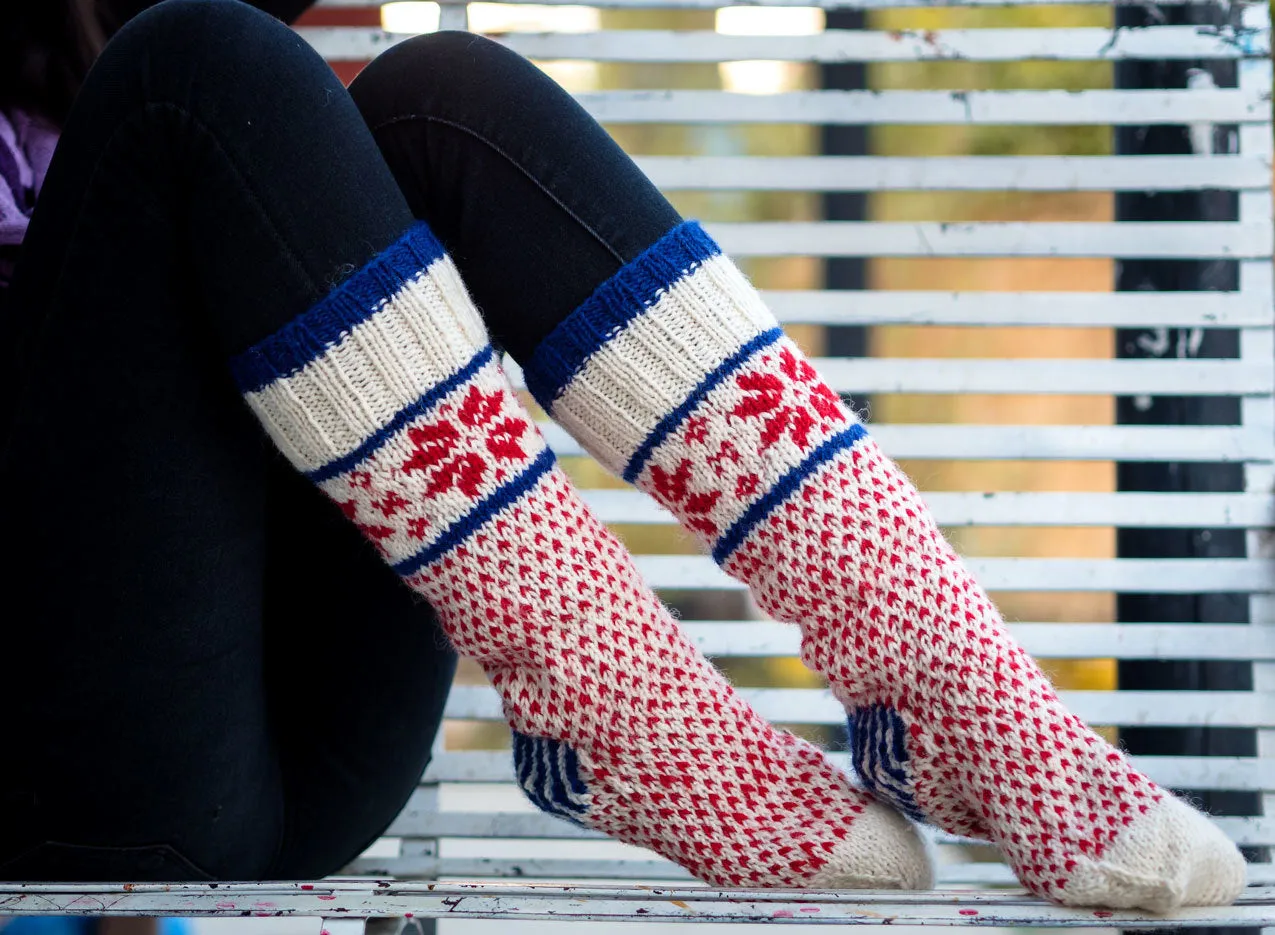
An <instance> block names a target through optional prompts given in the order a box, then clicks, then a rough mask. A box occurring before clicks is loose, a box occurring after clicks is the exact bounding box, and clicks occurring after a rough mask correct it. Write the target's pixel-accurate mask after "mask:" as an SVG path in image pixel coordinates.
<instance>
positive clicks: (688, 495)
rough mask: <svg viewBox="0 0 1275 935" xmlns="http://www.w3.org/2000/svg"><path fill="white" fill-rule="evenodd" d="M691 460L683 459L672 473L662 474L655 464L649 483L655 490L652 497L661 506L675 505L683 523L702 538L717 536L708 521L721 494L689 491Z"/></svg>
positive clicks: (715, 530)
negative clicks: (702, 534) (697, 532)
mask: <svg viewBox="0 0 1275 935" xmlns="http://www.w3.org/2000/svg"><path fill="white" fill-rule="evenodd" d="M690 479H691V460H690V458H683V459H682V460H681V461H679V462H678V465H677V467H676V468H675V469H674V470H673V472H672V473H669V472H668V471H665V470H664V468H662V467H660V466H659V465H658V464H653V465H651V483H652V484H654V486H655V494H656V496H657V497H658V498H659V499H660V501H661V502H663V503H666V504H671V503H676V504H677V505H678V507H679V509H678V513H679V514H680V515H681V516H682V521H683V522H685V523H686V525H687V526H690V527H691V528H692V529H697V530H699V531H700V532H702V533H704V534H705V535H709V536H715V535H717V524H716V523H714V522H713V521H712V520H710V519H709V518H708V516H707V515H706V514H708V513H711V512H712V510H713V507H715V506H716V505H717V501H718V500H720V499H721V496H722V492H721V491H720V490H710V491H707V492H703V493H693V492H692V491H691V489H690Z"/></svg>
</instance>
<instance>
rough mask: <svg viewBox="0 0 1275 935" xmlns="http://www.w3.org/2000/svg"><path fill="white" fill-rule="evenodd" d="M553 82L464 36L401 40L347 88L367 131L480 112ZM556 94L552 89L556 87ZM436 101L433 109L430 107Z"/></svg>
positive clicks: (495, 47)
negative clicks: (414, 117) (412, 117)
mask: <svg viewBox="0 0 1275 935" xmlns="http://www.w3.org/2000/svg"><path fill="white" fill-rule="evenodd" d="M542 82H547V83H548V84H550V85H552V81H551V80H550V79H549V78H548V77H547V76H546V75H545V74H544V72H542V71H541V70H540V69H539V68H537V67H536V66H535V65H533V64H532V63H531V62H530V61H528V60H527V59H525V58H523V57H522V56H521V55H519V54H518V53H516V52H513V51H511V50H509V49H507V48H505V47H504V46H503V45H501V44H500V43H498V42H494V41H492V40H491V39H487V38H484V37H483V36H476V35H474V34H473V33H467V32H451V31H448V32H435V33H427V34H425V35H421V36H413V37H412V38H410V39H405V40H403V41H402V42H400V43H398V44H397V45H395V46H393V47H392V48H390V49H387V50H386V51H385V52H383V53H381V55H380V56H378V57H377V58H376V60H375V61H373V62H372V63H371V64H370V65H368V66H367V68H365V69H364V70H363V71H362V72H360V74H359V76H358V77H357V78H355V79H354V83H353V84H351V85H350V94H351V95H353V97H354V100H355V101H356V102H357V103H358V106H359V109H360V110H361V111H362V112H363V115H364V118H365V119H366V120H367V122H368V123H369V125H372V126H376V125H377V124H379V123H381V122H383V121H385V120H386V119H392V118H394V117H397V116H400V115H402V114H405V113H420V112H422V111H424V112H430V111H431V110H434V109H443V110H447V109H450V105H451V104H453V103H456V102H459V101H465V102H468V105H469V106H468V107H467V108H466V109H472V108H473V107H474V106H477V107H479V108H481V109H484V110H490V108H493V107H497V106H498V105H500V103H501V102H502V101H508V100H509V98H510V97H514V96H517V95H519V94H526V93H531V92H534V89H535V87H536V86H537V85H538V84H540V83H542ZM554 87H555V88H556V85H555V86H554ZM433 101H437V103H438V105H439V107H438V108H434V107H433V106H432V105H431V102H433Z"/></svg>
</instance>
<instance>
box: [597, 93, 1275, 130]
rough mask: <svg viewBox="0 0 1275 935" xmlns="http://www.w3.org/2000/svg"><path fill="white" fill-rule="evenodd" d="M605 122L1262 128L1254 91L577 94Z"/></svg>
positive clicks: (1264, 104) (1262, 103)
mask: <svg viewBox="0 0 1275 935" xmlns="http://www.w3.org/2000/svg"><path fill="white" fill-rule="evenodd" d="M577 98H578V99H579V101H580V103H581V104H582V105H584V108H585V110H587V111H588V112H589V113H590V114H592V115H593V116H594V117H595V118H596V119H598V120H600V121H602V122H603V123H710V124H717V123H758V124H763V123H830V124H890V125H908V126H914V125H918V124H934V123H938V124H964V125H991V124H998V125H1035V126H1067V125H1077V124H1081V125H1083V124H1147V125H1164V124H1170V125H1179V124H1183V123H1188V122H1193V121H1207V122H1212V123H1237V124H1245V123H1266V122H1268V121H1269V120H1270V106H1269V101H1268V100H1267V99H1266V97H1265V96H1264V95H1263V94H1262V93H1261V92H1259V91H1256V90H1249V89H1242V90H1207V91H1074V92H1073V91H789V92H786V93H782V94H767V95H757V94H737V93H732V92H726V91H598V92H591V93H588V94H580V95H577Z"/></svg>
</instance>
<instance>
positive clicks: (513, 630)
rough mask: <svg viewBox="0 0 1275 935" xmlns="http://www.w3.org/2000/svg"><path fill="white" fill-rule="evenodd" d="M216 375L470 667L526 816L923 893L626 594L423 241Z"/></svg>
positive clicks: (838, 782)
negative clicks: (227, 381) (480, 679)
mask: <svg viewBox="0 0 1275 935" xmlns="http://www.w3.org/2000/svg"><path fill="white" fill-rule="evenodd" d="M234 369H235V373H236V376H237V378H238V380H239V383H240V386H241V387H242V389H243V391H244V393H245V396H246V398H247V400H248V403H249V405H250V406H251V407H252V409H253V411H254V412H255V413H256V414H257V415H258V416H259V417H260V419H261V421H262V423H263V424H264V425H265V427H266V430H267V431H268V432H269V433H270V436H271V437H272V438H273V439H274V441H275V443H276V444H277V445H278V446H279V448H280V450H281V451H283V453H284V454H285V455H287V457H288V458H289V459H290V461H291V462H292V464H293V465H294V466H295V467H296V468H297V469H298V470H300V471H302V472H304V473H305V474H306V475H307V476H309V477H310V478H311V479H312V480H313V481H314V482H315V483H317V484H318V485H319V486H320V487H321V488H322V489H323V491H324V492H325V493H326V494H327V495H328V496H329V497H330V498H331V499H332V500H333V501H334V502H335V503H337V504H338V505H339V506H340V508H341V509H342V510H343V511H344V512H345V514H346V516H348V517H349V518H350V520H351V521H352V522H354V523H355V524H357V525H358V527H359V528H360V529H361V530H363V532H364V533H365V534H366V536H367V537H368V538H369V539H370V540H371V541H372V542H373V543H374V544H375V546H376V547H377V548H378V549H379V550H380V552H381V554H382V555H383V556H384V557H385V560H386V561H387V562H389V563H390V564H391V565H392V566H393V567H394V568H395V570H397V571H398V572H399V573H400V574H401V575H402V576H403V577H404V579H405V580H406V582H407V583H408V585H410V586H411V587H412V588H414V589H415V590H417V591H418V592H420V593H421V594H423V595H424V596H425V597H426V598H427V599H428V600H429V601H430V603H431V604H432V605H433V606H434V608H435V609H436V610H437V612H438V615H439V618H440V620H441V622H442V624H443V627H444V628H445V630H446V632H447V634H448V636H449V637H450V638H451V640H452V641H453V643H454V644H455V646H456V648H457V650H458V651H460V652H461V653H463V654H465V655H467V656H470V657H472V658H474V659H476V660H477V661H478V662H479V663H481V664H482V666H483V669H484V670H485V671H486V673H487V675H488V676H489V677H490V679H491V682H492V684H493V685H494V686H495V688H496V690H497V691H498V692H499V693H500V697H501V700H502V702H503V705H504V710H505V714H506V716H507V717H508V719H509V722H510V724H511V726H512V727H513V730H514V757H515V762H516V766H517V773H518V779H519V782H520V784H521V786H522V788H523V790H524V791H525V792H526V794H527V795H528V796H529V797H530V798H531V800H532V801H533V802H534V803H535V804H536V805H538V806H539V807H540V808H542V809H544V810H545V811H547V812H550V813H552V814H555V815H559V816H561V817H563V818H566V819H568V820H571V821H575V822H578V823H580V824H583V825H585V826H587V827H590V828H594V829H597V830H599V831H602V832H605V833H606V834H609V835H612V836H614V837H616V838H619V839H620V840H623V841H627V842H630V843H633V844H638V845H642V846H645V847H649V848H651V849H653V850H655V851H657V852H659V853H660V854H662V855H664V856H665V857H668V858H670V859H672V860H674V861H676V862H678V863H679V864H681V865H682V866H683V867H686V868H687V869H688V870H690V871H691V872H692V873H693V874H695V875H696V876H698V877H699V878H700V879H702V880H705V881H708V882H710V883H714V884H719V885H727V886H741V885H747V886H807V887H810V886H813V887H827V888H831V887H872V888H914V887H923V886H926V885H928V882H929V866H928V862H927V859H926V855H925V853H924V848H923V847H922V845H921V843H920V840H919V838H918V837H917V835H916V833H915V830H914V829H913V828H912V827H911V826H910V825H909V824H908V823H907V822H906V821H905V820H903V819H902V818H900V817H899V816H898V815H896V814H895V813H893V812H892V811H891V810H889V809H888V808H885V807H883V806H881V805H880V804H878V803H876V802H875V801H874V800H873V799H872V798H871V797H870V796H868V795H866V794H865V793H863V792H861V791H859V790H856V789H854V788H853V787H851V786H850V784H849V783H848V782H847V781H846V778H845V777H844V776H843V775H841V774H840V773H839V772H838V771H837V770H836V769H834V768H833V767H832V766H831V765H830V764H829V763H828V762H827V760H825V758H824V757H823V756H822V754H821V753H820V752H819V751H818V749H816V748H815V747H812V746H811V745H809V744H807V743H805V742H803V741H801V740H799V739H797V738H795V737H793V736H791V735H789V734H786V733H783V732H781V731H777V730H775V729H774V728H773V727H771V726H770V725H769V724H767V723H766V722H765V721H764V720H762V719H761V718H760V717H759V716H758V715H757V714H756V713H755V712H754V711H753V710H752V709H751V708H750V707H749V706H748V705H747V704H746V703H745V702H744V701H743V700H742V699H741V698H740V697H739V696H738V695H737V694H736V693H735V692H734V690H733V689H732V688H731V686H730V685H729V684H728V683H727V681H726V680H725V678H724V677H723V676H722V675H721V674H720V673H719V672H718V671H717V670H716V669H714V668H713V667H712V666H711V665H710V664H709V663H708V662H707V661H706V660H705V659H704V658H703V657H702V656H701V655H700V654H699V653H698V652H697V651H696V649H695V648H694V647H693V646H692V645H691V643H690V642H689V640H688V639H687V638H686V637H685V636H684V635H683V633H682V632H681V630H680V628H679V627H678V626H677V624H676V623H675V621H673V620H672V618H671V617H670V615H669V614H668V612H667V610H666V609H665V608H664V607H663V605H661V604H660V602H659V601H658V599H656V597H655V596H654V595H653V594H652V593H651V591H650V590H649V589H648V588H647V587H646V586H645V585H644V584H643V582H642V580H641V578H640V577H639V575H638V572H637V571H636V569H635V568H634V566H633V563H632V560H631V559H630V557H629V556H628V554H627V553H626V552H625V551H624V548H623V547H622V546H621V545H620V543H619V542H618V541H617V540H616V539H615V538H614V537H613V536H612V535H611V533H610V532H609V531H608V530H607V529H606V528H605V527H604V526H603V525H602V524H601V523H600V522H599V521H598V520H597V519H596V518H595V517H594V516H593V515H592V514H591V513H590V512H589V510H588V509H587V508H586V507H585V505H584V503H583V502H582V501H581V499H580V498H579V496H578V495H577V493H576V491H575V490H574V489H573V488H572V486H571V484H570V482H569V480H568V479H567V478H566V476H565V475H564V474H563V473H562V472H561V471H560V470H559V469H558V467H557V466H556V465H555V463H554V458H553V456H552V454H551V453H550V452H549V451H548V449H547V448H546V447H545V443H544V441H543V439H542V438H541V436H540V433H539V432H538V431H537V430H536V428H535V426H534V424H533V423H532V421H531V419H530V417H529V416H528V414H527V413H526V412H525V411H524V410H523V408H522V406H521V405H520V404H519V403H518V400H517V398H516V397H515V395H514V393H513V391H512V390H511V388H510V386H509V384H508V382H507V381H506V379H505V376H504V374H503V373H502V372H501V371H500V368H499V366H498V364H497V362H496V360H495V358H494V356H493V353H492V349H491V347H490V345H489V344H488V343H487V338H486V334H485V332H484V329H483V326H482V322H481V321H480V319H479V317H478V314H477V312H476V310H475V309H474V307H473V305H472V304H471V302H470V300H469V297H468V296H467V295H466V292H465V289H464V286H463V285H462V283H461V281H460V278H459V276H458V275H457V273H456V270H455V268H454V267H453V265H452V263H451V261H450V259H448V258H447V257H446V256H445V255H444V254H443V250H442V248H441V246H439V245H438V243H437V241H435V240H434V238H433V237H432V236H431V235H430V234H429V232H428V230H427V229H426V228H425V227H424V225H420V226H418V227H416V228H414V229H413V230H412V231H409V233H408V234H407V235H406V236H405V237H404V238H403V239H402V240H401V241H400V242H398V243H396V244H395V245H394V246H392V247H391V248H389V249H388V250H386V251H385V252H384V253H383V254H382V255H380V256H379V257H377V258H376V259H375V260H373V261H372V262H371V263H370V264H369V265H368V266H367V267H365V268H364V269H362V270H360V271H359V272H357V273H356V274H355V275H354V276H353V277H351V279H349V280H348V281H347V282H345V283H344V284H343V285H342V286H340V287H339V288H338V289H337V290H336V291H335V292H334V293H333V294H332V295H330V296H329V297H328V298H327V299H325V300H324V301H323V302H321V303H320V304H319V305H318V306H316V307H315V308H313V309H311V310H310V311H309V312H307V313H306V314H305V315H303V316H301V317H300V318H298V319H296V320H295V321H293V322H291V323H290V324H288V325H287V326H286V327H285V328H284V329H283V330H282V331H280V332H279V333H277V334H275V335H273V336H272V337H270V338H268V339H267V340H265V341H263V342H262V343H261V344H259V345H258V346H256V347H255V348H253V349H252V350H251V351H249V352H248V353H247V354H245V355H244V356H243V357H242V358H239V359H238V360H236V361H235V364H234Z"/></svg>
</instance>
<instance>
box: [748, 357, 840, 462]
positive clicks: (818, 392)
mask: <svg viewBox="0 0 1275 935" xmlns="http://www.w3.org/2000/svg"><path fill="white" fill-rule="evenodd" d="M779 370H780V372H781V373H782V374H783V375H784V376H786V377H788V382H785V381H784V380H783V379H782V378H781V377H780V376H779V375H778V374H775V373H743V374H740V375H739V376H738V377H736V378H735V383H736V385H738V386H739V388H740V389H742V390H743V391H744V393H745V394H746V395H745V398H744V399H743V401H742V402H740V403H739V404H738V405H737V406H736V407H735V408H734V409H732V410H731V412H730V414H731V415H732V416H736V417H738V418H741V419H760V420H762V432H761V438H760V442H761V449H760V450H762V451H765V450H766V449H767V448H769V447H770V446H771V445H773V444H775V443H776V442H777V441H779V440H780V439H781V438H783V437H784V435H785V433H786V434H787V435H788V436H789V437H790V438H791V439H792V441H793V443H794V444H795V445H796V446H797V447H798V448H801V449H803V450H804V449H806V448H809V447H810V432H811V430H812V429H814V428H816V427H817V426H819V427H821V428H823V427H825V426H826V423H827V422H844V421H845V420H846V416H845V413H844V412H842V410H841V399H840V397H838V396H837V394H836V393H834V392H833V391H832V389H831V388H829V387H828V385H827V384H826V383H824V382H823V381H821V380H820V379H819V374H818V372H817V371H816V370H815V368H814V367H812V366H811V365H810V363H809V362H808V361H805V360H801V359H799V358H798V357H797V356H796V355H795V354H793V352H792V350H791V349H790V348H784V349H783V350H782V351H781V352H780V355H779ZM789 387H791V388H792V389H793V390H795V391H796V392H795V394H794V395H796V396H797V400H798V401H795V402H790V401H788V400H787V399H785V396H786V392H785V391H786V390H788V389H789ZM802 397H804V399H803V398H802ZM821 420H823V421H824V425H823V426H821V424H820V423H821Z"/></svg>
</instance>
